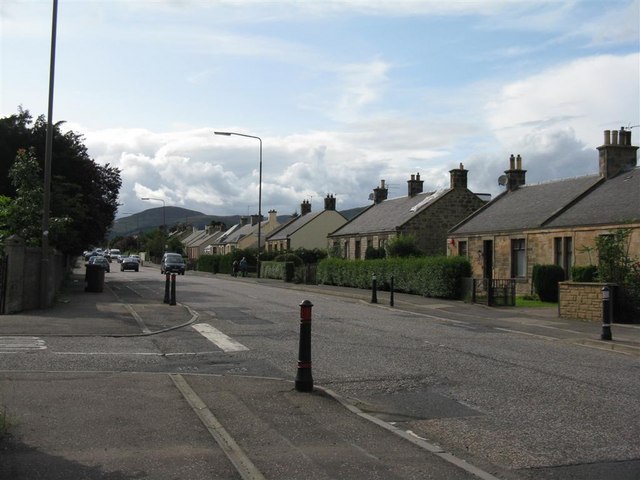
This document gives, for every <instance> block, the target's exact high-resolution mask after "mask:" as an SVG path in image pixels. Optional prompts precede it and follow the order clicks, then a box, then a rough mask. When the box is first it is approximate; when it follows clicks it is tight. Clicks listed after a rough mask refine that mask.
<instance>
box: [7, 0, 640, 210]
mask: <svg viewBox="0 0 640 480" xmlns="http://www.w3.org/2000/svg"><path fill="white" fill-rule="evenodd" d="M52 3H53V2H52V0H46V1H45V0H21V1H19V0H2V2H1V3H0V35H1V38H0V41H1V44H0V49H1V50H0V56H1V64H0V69H1V73H0V76H1V82H2V83H1V98H0V115H1V116H7V115H11V114H14V113H16V112H17V109H18V106H19V105H22V106H23V108H25V109H28V110H30V111H31V113H32V114H33V115H34V116H36V115H39V114H43V113H46V111H47V92H48V75H49V54H50V41H51V15H52ZM639 19H640V0H617V1H610V0H606V1H605V0H601V1H598V0H589V1H581V0H564V1H563V0H551V1H541V0H539V1H528V0H509V1H507V0H482V1H481V0H475V1H474V0H465V1H461V0H448V1H441V0H438V1H430V0H313V1H311V0H309V1H307V0H288V1H287V0H281V1H261V0H155V1H148V0H127V1H119V0H104V1H100V0H59V7H58V23H57V26H58V34H57V53H56V75H55V98H54V115H53V119H54V121H56V122H59V121H66V122H67V123H66V125H67V127H68V128H71V129H72V130H74V131H76V132H78V133H81V134H83V135H84V137H85V144H86V145H87V147H88V149H89V154H90V155H91V156H92V157H93V158H94V159H95V160H96V161H97V162H99V163H101V164H106V163H109V164H111V165H115V166H117V167H119V168H120V169H121V170H122V178H123V187H122V190H121V192H120V202H121V203H122V204H123V205H122V207H121V209H120V215H125V213H124V212H138V211H141V210H144V209H147V208H153V207H156V206H161V202H155V203H154V202H145V201H142V200H140V198H141V197H153V198H161V199H163V200H165V202H166V205H168V206H169V205H174V206H181V207H185V208H191V209H194V210H199V211H202V212H204V213H207V214H215V215H231V214H242V215H244V214H251V213H256V212H257V210H258V183H259V182H258V180H259V174H258V171H259V168H258V167H259V142H258V141H257V140H255V139H252V138H242V137H239V136H232V137H225V136H216V135H214V134H213V132H214V130H222V131H233V132H238V133H244V134H248V135H254V136H259V137H261V138H262V143H263V187H262V210H263V213H266V212H267V211H269V210H276V211H278V213H279V214H289V213H293V212H294V211H296V210H298V211H299V205H300V203H301V202H302V201H303V200H310V201H311V203H312V207H313V211H319V210H321V209H322V207H323V201H322V199H323V197H325V196H326V195H327V194H333V195H335V196H336V198H337V202H338V209H346V208H351V207H356V206H363V205H366V204H368V203H369V200H368V197H369V193H370V192H371V191H372V189H373V188H374V187H375V186H377V185H378V184H379V182H380V180H381V179H384V180H386V182H387V184H388V185H389V197H398V196H403V195H406V192H407V183H406V181H407V180H408V179H409V177H410V175H411V174H412V173H413V174H415V173H420V175H421V177H422V179H423V180H425V190H435V189H438V188H445V187H447V186H448V184H449V173H448V172H449V170H451V169H452V168H456V167H457V166H458V165H459V164H460V163H463V164H464V167H465V168H466V169H468V170H469V174H468V175H469V187H470V188H471V189H472V190H473V191H476V192H486V193H491V194H494V195H495V194H497V193H499V192H500V191H501V188H502V187H499V186H498V183H497V178H498V176H499V175H501V174H502V173H503V171H504V170H505V169H506V168H507V167H508V158H509V155H510V154H512V153H513V154H520V155H522V157H523V167H524V168H525V169H526V170H527V171H528V172H527V183H538V182H543V181H548V180H552V179H558V178H566V177H574V176H580V175H586V174H591V173H596V172H597V169H598V167H597V151H596V150H595V148H596V147H597V146H599V145H601V144H602V141H603V135H602V132H603V131H604V130H606V129H619V128H620V127H621V126H625V127H627V126H636V125H638V124H640V33H639V24H640V22H639ZM633 132H634V133H633V143H634V144H635V145H638V138H640V127H638V128H634V129H633Z"/></svg>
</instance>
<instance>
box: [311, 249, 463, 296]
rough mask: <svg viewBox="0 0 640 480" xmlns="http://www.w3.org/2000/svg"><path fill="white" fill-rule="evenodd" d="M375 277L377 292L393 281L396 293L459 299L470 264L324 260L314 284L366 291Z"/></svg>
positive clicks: (459, 261)
mask: <svg viewBox="0 0 640 480" xmlns="http://www.w3.org/2000/svg"><path fill="white" fill-rule="evenodd" d="M374 273H375V275H376V279H377V284H378V288H380V289H382V290H388V289H389V286H390V283H391V277H393V283H394V290H395V291H397V292H404V293H411V294H415V295H423V296H425V297H437V298H447V299H459V298H461V294H462V293H461V292H462V279H463V278H465V277H470V276H471V264H470V263H469V261H468V260H467V259H465V258H463V257H444V256H442V257H411V258H387V259H376V260H344V259H338V258H327V259H325V260H322V261H321V262H320V263H319V264H318V271H317V280H318V283H322V284H325V285H338V286H344V287H355V288H370V287H371V278H372V275H373V274H374Z"/></svg>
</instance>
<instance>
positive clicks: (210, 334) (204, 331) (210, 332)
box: [191, 323, 249, 352]
mask: <svg viewBox="0 0 640 480" xmlns="http://www.w3.org/2000/svg"><path fill="white" fill-rule="evenodd" d="M191 326H192V327H193V328H194V329H195V330H196V331H197V332H198V333H199V334H200V335H202V336H203V337H205V338H206V339H207V340H209V341H210V342H211V343H214V344H215V345H216V346H217V347H218V348H219V349H220V350H222V351H224V352H243V351H245V350H249V349H248V348H247V347H245V346H244V345H242V344H241V343H238V342H236V341H235V340H234V339H233V338H231V337H228V336H227V335H225V334H224V333H222V332H221V331H220V330H217V329H215V328H213V327H212V326H211V325H209V324H208V323H196V324H195V325H191Z"/></svg>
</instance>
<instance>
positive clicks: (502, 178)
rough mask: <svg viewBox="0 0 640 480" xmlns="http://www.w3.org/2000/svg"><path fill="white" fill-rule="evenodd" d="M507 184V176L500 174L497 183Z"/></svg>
mask: <svg viewBox="0 0 640 480" xmlns="http://www.w3.org/2000/svg"><path fill="white" fill-rule="evenodd" d="M506 184H507V176H506V175H500V176H499V177H498V185H502V186H504V185H506Z"/></svg>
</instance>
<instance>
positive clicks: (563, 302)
mask: <svg viewBox="0 0 640 480" xmlns="http://www.w3.org/2000/svg"><path fill="white" fill-rule="evenodd" d="M605 285H608V284H606V283H591V282H560V283H559V284H558V288H559V300H558V315H559V316H560V317H561V318H578V319H580V320H587V321H590V322H602V287H604V286H605ZM610 286H611V285H610ZM612 290H613V288H612Z"/></svg>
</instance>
